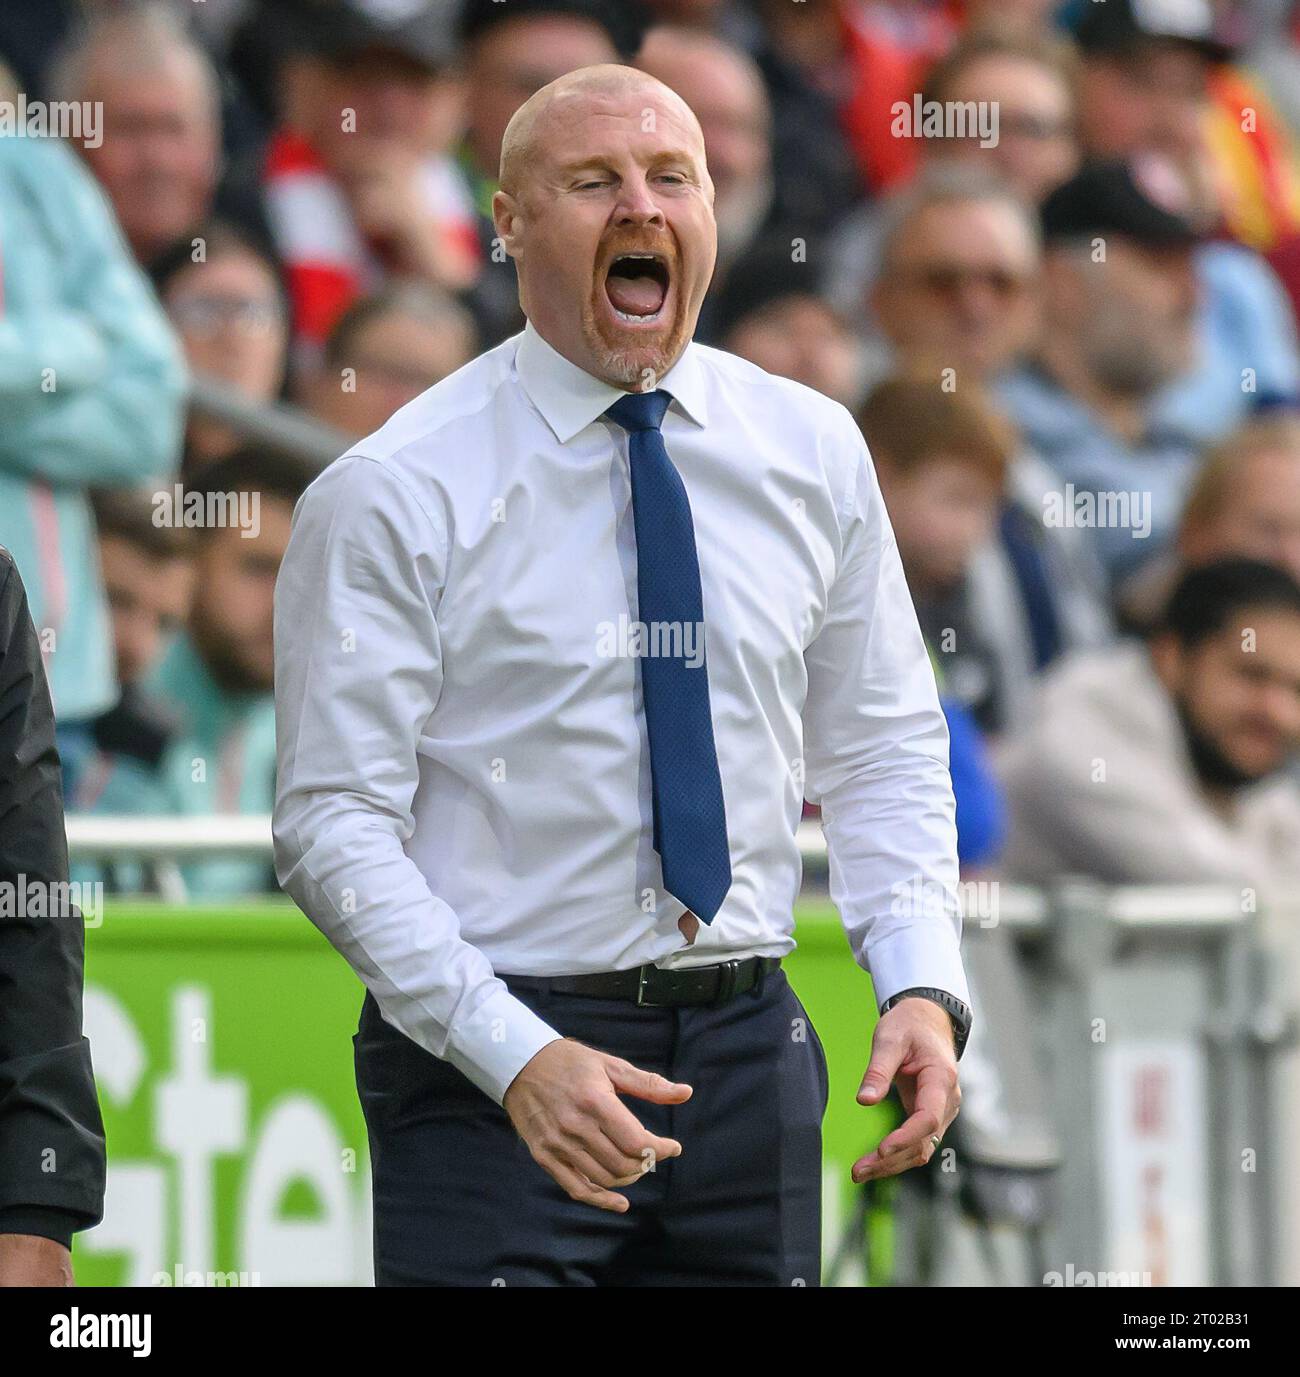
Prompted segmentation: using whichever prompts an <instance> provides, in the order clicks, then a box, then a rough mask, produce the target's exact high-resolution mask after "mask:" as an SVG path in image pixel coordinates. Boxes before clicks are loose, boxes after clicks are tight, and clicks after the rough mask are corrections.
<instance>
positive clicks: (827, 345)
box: [696, 235, 863, 409]
mask: <svg viewBox="0 0 1300 1377" xmlns="http://www.w3.org/2000/svg"><path fill="white" fill-rule="evenodd" d="M817 256H818V249H817V246H816V245H815V244H813V245H807V246H805V245H803V244H802V243H801V241H799V240H797V239H796V240H791V239H790V238H789V237H787V236H785V235H775V236H773V237H772V238H770V239H768V240H766V241H764V242H762V243H760V244H758V245H756V246H755V247H754V248H753V249H751V250H750V252H748V253H747V254H745V256H744V257H743V258H742V259H741V260H740V261H739V262H738V263H736V264H735V265H734V266H733V268H732V270H731V272H730V273H728V275H727V280H726V282H725V284H724V285H723V287H722V290H721V293H720V295H719V296H718V298H717V304H716V305H715V306H714V308H713V311H712V312H711V314H710V316H709V327H710V328H709V330H708V332H707V334H706V333H705V332H704V331H700V330H697V332H696V338H697V339H699V338H703V339H704V342H705V343H708V342H709V340H710V339H712V340H716V342H717V343H718V344H719V345H720V346H721V347H722V348H723V349H726V350H727V351H728V352H729V353H732V354H739V355H740V357H741V358H743V359H748V360H749V361H750V363H755V364H757V365H758V366H759V367H760V368H762V369H765V370H766V371H767V372H769V373H775V374H777V375H778V376H779V377H782V378H791V379H793V380H794V381H795V382H801V383H803V384H804V386H805V387H811V388H814V389H815V390H816V391H818V392H820V393H822V394H823V395H824V396H827V397H832V398H834V400H835V401H837V402H839V403H841V405H843V406H847V407H849V408H850V409H852V408H853V407H854V406H856V404H857V403H858V402H859V401H860V400H861V398H862V391H863V360H862V351H861V349H860V347H859V344H858V341H857V340H856V339H855V337H854V334H853V331H852V330H850V329H849V326H848V324H847V322H846V321H845V320H844V319H843V317H842V316H841V315H840V314H839V313H838V312H837V311H836V310H835V308H834V307H833V306H832V305H831V304H830V302H828V301H827V300H826V299H825V298H824V297H823V296H821V295H820V293H819V292H818V291H817V282H816V274H817V269H816V267H815V266H814V264H815V263H816V261H817Z"/></svg>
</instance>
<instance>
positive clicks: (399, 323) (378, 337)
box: [302, 282, 478, 439]
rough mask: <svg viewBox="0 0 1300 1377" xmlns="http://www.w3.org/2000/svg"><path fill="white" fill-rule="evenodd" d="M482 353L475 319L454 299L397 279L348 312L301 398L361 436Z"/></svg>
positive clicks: (331, 421) (329, 419)
mask: <svg viewBox="0 0 1300 1377" xmlns="http://www.w3.org/2000/svg"><path fill="white" fill-rule="evenodd" d="M477 352H478V337H477V332H476V328H475V323H474V318H473V316H472V315H471V314H470V312H469V311H468V310H466V308H465V307H464V306H462V305H461V303H460V302H459V301H457V300H456V298H455V297H453V296H452V295H451V294H450V293H447V292H439V291H437V290H436V289H434V288H431V287H425V286H423V285H422V284H418V283H413V282H405V283H399V284H397V285H396V286H392V287H388V288H385V289H384V290H382V291H380V292H377V293H376V294H375V295H374V296H370V297H364V298H363V299H362V300H361V301H358V302H356V303H355V304H354V305H352V306H350V307H349V308H348V310H347V311H346V312H344V314H343V316H342V317H341V318H340V320H339V322H338V324H337V325H335V327H334V329H333V330H332V331H331V332H330V337H329V339H328V340H327V341H326V344H325V357H324V360H323V361H322V364H321V367H320V369H319V371H318V372H316V373H315V374H313V375H312V376H311V377H310V378H309V379H307V381H306V382H305V384H304V386H303V389H302V400H303V403H304V405H305V406H306V407H307V408H308V410H310V411H311V412H313V413H314V414H315V415H316V416H318V417H319V418H320V419H321V420H323V421H325V422H326V423H327V424H328V425H332V426H335V427H336V428H337V429H338V430H340V431H342V432H343V433H344V434H345V435H350V436H354V437H355V438H357V439H360V438H361V437H363V436H366V435H370V434H371V433H373V432H374V431H376V430H378V429H379V428H380V426H382V425H383V424H384V423H385V422H386V421H387V420H388V419H389V418H390V417H391V416H392V415H393V414H394V413H395V412H396V411H398V410H399V409H400V408H401V407H403V406H405V405H406V403H407V402H410V401H413V400H414V399H415V398H416V397H418V396H419V395H420V394H421V393H422V392H424V391H426V390H427V389H428V388H430V387H433V386H434V385H435V384H436V383H439V382H441V381H442V380H443V378H445V377H448V376H449V375H450V374H452V373H454V372H455V371H456V370H457V369H458V368H460V367H462V366H463V365H464V364H466V363H468V362H469V361H470V359H472V358H473V357H474V355H475V354H476V353H477Z"/></svg>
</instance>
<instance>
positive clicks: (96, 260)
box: [0, 0, 1300, 952]
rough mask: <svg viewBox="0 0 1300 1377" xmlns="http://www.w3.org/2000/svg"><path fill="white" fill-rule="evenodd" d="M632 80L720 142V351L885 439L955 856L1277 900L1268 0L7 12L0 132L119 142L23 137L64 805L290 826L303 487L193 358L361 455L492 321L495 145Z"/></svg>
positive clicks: (284, 456)
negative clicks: (288, 770)
mask: <svg viewBox="0 0 1300 1377" xmlns="http://www.w3.org/2000/svg"><path fill="white" fill-rule="evenodd" d="M616 61H619V62H629V63H634V64H635V65H638V66H640V67H642V68H644V69H645V70H647V71H649V72H651V73H652V74H654V75H655V76H656V77H658V78H660V79H661V80H663V81H664V82H665V83H667V84H668V85H669V86H671V87H673V88H674V89H675V90H676V91H678V92H679V93H680V94H681V95H682V96H683V97H684V98H685V99H686V101H687V102H688V103H689V104H690V105H691V107H692V108H693V109H694V110H695V112H696V114H697V115H698V117H699V119H700V122H701V125H702V127H703V131H704V138H705V144H706V148H707V154H708V162H709V169H710V172H711V174H712V177H713V180H714V183H715V186H716V194H717V199H716V216H717V221H718V238H719V254H718V266H717V272H716V276H715V278H714V282H713V286H712V289H711V291H710V294H709V296H708V299H707V300H706V303H705V307H704V311H703V314H702V316H701V319H700V323H699V329H698V332H697V336H696V338H697V339H698V340H699V341H700V342H701V343H704V344H707V345H711V346H716V347H720V348H722V349H726V350H730V351H732V352H734V353H737V354H740V355H742V356H744V357H746V358H748V359H750V360H752V361H753V362H755V363H756V364H758V365H760V366H761V367H763V368H765V369H768V370H769V371H772V372H775V373H779V374H783V375H785V376H787V377H790V378H793V379H795V380H797V381H799V382H801V383H803V384H805V385H807V386H808V387H811V388H814V389H817V390H818V391H821V392H823V393H826V394H828V395H830V396H831V397H833V398H835V399H836V400H838V401H840V402H841V403H843V405H844V406H846V407H847V408H849V409H850V410H851V411H852V413H853V414H854V416H855V417H856V418H857V420H858V423H859V424H860V426H861V428H862V431H863V434H864V435H865V437H866V440H867V442H868V444H869V446H870V449H871V452H872V455H873V457H874V460H875V464H876V469H877V472H878V475H879V480H880V484H881V489H882V492H883V494H884V497H885V501H886V504H887V507H888V510H889V514H890V517H891V520H892V523H893V528H894V532H895V535H896V538H897V542H898V546H899V549H900V552H901V555H902V558H903V562H904V565H905V567H906V571H907V576H908V580H909V584H910V587H911V590H912V594H913V597H914V599H915V602H916V607H917V612H918V614H919V617H920V621H921V625H922V628H923V630H924V632H925V635H926V638H927V641H928V643H929V646H930V649H931V652H932V657H933V661H934V665H935V670H936V674H937V677H938V680H939V683H940V687H941V693H942V697H943V702H944V706H945V711H946V712H947V713H948V716H949V723H950V728H951V738H952V766H953V776H954V782H955V785H956V790H957V795H958V827H959V833H960V846H961V858H962V864H963V872H964V874H965V875H966V876H970V877H975V878H983V877H990V876H1003V877H1008V878H1012V879H1027V880H1043V879H1049V878H1051V877H1052V876H1055V875H1060V874H1063V873H1067V872H1068V873H1084V874H1089V875H1093V876H1096V877H1098V878H1100V879H1103V880H1110V881H1131V882H1142V881H1159V882H1164V881H1197V880H1213V881H1224V882H1228V883H1231V884H1234V885H1239V886H1241V888H1242V892H1243V894H1244V895H1249V896H1250V898H1249V902H1252V903H1254V902H1255V901H1256V899H1257V900H1258V903H1259V906H1260V907H1261V908H1263V909H1265V910H1266V911H1267V910H1269V908H1270V905H1269V896H1274V897H1275V899H1277V903H1276V904H1275V905H1274V907H1278V906H1280V904H1281V900H1283V899H1286V898H1288V897H1290V896H1293V895H1294V894H1295V893H1297V892H1300V891H1297V889H1296V885H1297V882H1298V881H1300V783H1298V781H1300V771H1297V768H1296V765H1295V759H1296V750H1297V746H1298V745H1300V582H1298V580H1300V347H1298V345H1297V320H1296V312H1297V308H1298V307H1300V81H1297V79H1296V78H1297V76H1298V75H1300V5H1298V4H1294V3H1291V2H1290V0H1239V2H1238V3H1233V2H1232V0H1222V2H1216V0H1105V3H1101V4H1098V3H1092V0H1072V2H1071V3H1053V0H643V3H638V2H637V0H432V3H422V2H421V0H383V2H382V3H381V0H205V3H203V4H201V5H195V4H193V3H191V0H153V2H152V3H122V2H117V0H45V2H44V3H43V4H41V5H39V6H7V7H5V8H4V9H3V10H0V63H2V64H3V68H2V69H0V108H3V102H9V103H10V108H12V109H17V108H18V107H19V105H20V103H21V102H23V101H28V102H34V101H45V102H47V103H48V102H72V103H90V105H89V106H88V107H87V108H92V107H93V108H96V109H100V110H102V129H101V130H99V131H98V135H97V137H94V138H91V137H84V136H83V137H82V138H80V139H77V138H71V139H68V140H59V139H55V138H49V137H44V138H34V137H16V136H7V137H6V136H4V135H3V133H0V287H2V293H0V397H3V402H4V407H5V424H4V425H3V426H0V543H3V544H4V545H6V546H8V547H9V548H10V549H11V550H12V551H13V553H14V555H15V558H16V560H17V563H18V566H19V568H20V570H21V572H22V574H23V577H24V579H25V581H26V584H27V587H28V591H29V596H30V598H31V602H32V607H33V613H34V617H35V620H36V624H37V627H38V630H39V631H40V634H41V637H42V645H43V649H44V652H45V655H46V662H47V668H48V672H49V675H50V679H51V683H52V688H53V693H54V697H55V705H56V711H57V714H58V719H59V724H60V728H59V731H60V745H61V748H62V752H63V757H64V762H65V776H66V780H67V787H68V807H69V810H70V811H73V812H94V813H102V814H114V815H121V814H150V815H157V814H160V813H170V814H194V815H199V814H208V813H212V812H247V813H265V812H268V811H269V809H270V806H271V801H272V795H273V768H274V712H273V702H272V694H271V689H272V654H271V625H272V617H271V612H272V590H273V587H274V582H275V577H276V571H277V568H278V563H279V560H280V557H281V555H282V553H283V551H284V548H285V543H286V540H287V537H288V530H289V522H290V517H291V513H292V510H293V506H294V503H295V501H296V499H297V497H298V495H299V494H300V493H301V491H302V489H303V488H304V486H305V485H306V484H307V483H308V482H309V481H310V480H311V477H312V476H313V475H314V473H315V472H316V471H317V466H316V465H315V464H314V463H313V462H312V461H311V460H310V459H309V458H308V457H306V456H304V455H303V454H302V453H301V452H298V451H296V450H295V448H294V446H293V444H292V443H290V442H289V441H288V440H286V441H285V442H283V443H280V444H277V443H272V442H268V441H267V440H266V439H265V437H263V438H261V439H259V440H258V441H257V442H256V443H250V442H249V441H248V439H247V437H246V436H245V435H244V434H242V433H241V431H240V428H239V427H238V426H237V425H235V424H232V422H231V421H230V419H229V417H228V416H227V417H222V416H214V415H212V414H210V412H209V411H208V410H206V409H205V408H204V407H202V406H201V405H199V404H198V402H197V401H196V400H195V395H194V392H193V389H192V388H191V385H190V383H191V380H202V381H205V382H208V383H215V384H220V385H222V386H223V387H224V388H226V389H227V390H228V391H229V392H231V393H233V394H235V395H237V396H239V397H240V398H242V399H243V400H244V401H246V402H247V403H248V404H250V405H251V406H253V407H265V408H278V409H280V410H281V411H283V409H284V408H285V407H290V408H293V409H296V410H297V411H300V412H302V413H305V414H306V415H308V416H310V417H312V418H314V419H315V420H316V421H318V422H320V423H322V424H324V425H328V426H329V427H332V428H333V430H334V431H335V432H336V433H338V434H339V435H340V436H341V437H342V438H341V445H346V444H347V443H348V437H361V436H364V435H366V434H368V433H369V432H371V431H373V430H374V429H376V428H377V427H378V426H379V425H381V424H382V423H383V422H384V421H385V420H386V419H387V418H388V417H389V416H390V415H391V414H392V413H393V412H394V411H395V410H396V409H397V408H398V407H400V406H402V405H403V404H404V403H405V402H407V401H409V400H410V399H412V398H413V397H415V396H416V395H417V394H419V393H420V392H422V391H423V390H425V389H426V388H428V387H430V386H431V385H433V384H435V383H437V382H438V381H439V380H440V379H442V378H444V377H445V376H447V375H448V374H449V373H451V372H453V371H454V370H455V369H457V368H458V367H460V366H461V365H462V364H464V363H465V362H467V361H468V360H469V359H470V358H472V357H473V356H474V355H476V354H477V353H478V352H480V351H481V350H483V349H485V348H489V347H491V346H494V345H495V344H497V343H499V342H501V341H502V340H504V339H506V338H508V337H509V336H510V335H512V334H514V333H516V332H517V331H518V330H519V329H520V328H522V324H523V322H522V318H521V316H520V313H519V307H518V300H517V296H516V290H515V270H514V266H513V264H512V263H511V262H510V260H509V259H508V258H507V257H506V255H505V254H504V253H503V252H502V251H501V249H500V246H499V245H498V244H497V243H496V242H495V241H494V235H493V228H492V222H491V217H490V205H491V198H492V194H493V192H494V190H495V187H496V180H495V179H496V174H497V168H498V159H499V153H500V144H501V138H502V134H503V131H504V129H505V126H506V123H507V121H508V120H509V118H510V116H511V114H512V113H513V112H514V111H515V110H516V109H517V108H518V106H519V105H520V104H521V103H522V102H523V101H524V100H525V99H526V98H527V97H528V96H529V95H530V94H531V93H532V92H533V91H535V90H537V89H538V88H539V87H541V86H543V85H544V84H546V83H547V82H549V81H551V80H553V79H554V78H556V77H558V76H560V75H561V74H563V73H565V72H567V71H570V70H572V69H574V68H577V67H581V66H586V65H589V64H593V63H602V62H616ZM231 494H241V495H244V496H248V495H255V496H256V498H257V501H256V503H255V504H250V503H243V504H241V503H240V502H238V501H232V500H231ZM191 517H193V519H191ZM149 869H150V867H149V866H147V865H145V864H136V865H125V864H123V865H118V866H114V867H109V868H108V870H107V871H106V872H105V873H106V875H107V879H108V882H109V883H110V884H112V885H116V886H118V887H120V888H135V887H138V886H144V887H148V886H149V885H150V884H151V883H153V880H152V878H151V876H150V874H149ZM187 879H188V881H189V884H190V886H191V888H192V889H193V890H194V891H195V892H197V893H201V894H212V895H232V894H242V893H248V892H254V891H257V890H260V889H264V888H270V887H272V885H273V879H272V876H271V874H270V870H269V866H268V865H266V864H262V863H250V862H234V861H224V860H223V861H220V862H217V861H211V862H204V863H202V864H196V865H193V866H191V867H189V869H188V871H187ZM1243 902H1247V900H1243ZM1280 935H1281V936H1282V938H1283V940H1284V941H1285V942H1286V943H1287V944H1288V947H1289V949H1290V950H1291V951H1292V952H1295V951H1300V926H1297V927H1296V928H1294V929H1291V930H1289V931H1287V932H1285V933H1281V934H1280Z"/></svg>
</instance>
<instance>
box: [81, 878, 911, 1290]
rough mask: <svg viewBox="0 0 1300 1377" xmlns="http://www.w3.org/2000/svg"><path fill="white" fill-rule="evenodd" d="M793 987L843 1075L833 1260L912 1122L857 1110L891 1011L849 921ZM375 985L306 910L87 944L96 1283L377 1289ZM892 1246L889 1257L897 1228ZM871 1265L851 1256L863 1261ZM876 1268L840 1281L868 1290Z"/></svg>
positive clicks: (803, 941)
mask: <svg viewBox="0 0 1300 1377" xmlns="http://www.w3.org/2000/svg"><path fill="white" fill-rule="evenodd" d="M796 935H797V938H798V941H799V950H798V951H797V952H796V953H795V954H794V955H793V956H792V957H790V958H789V960H788V962H787V969H788V970H789V973H790V978H791V980H792V982H793V984H794V986H795V988H796V990H797V991H798V993H799V996H800V998H801V999H802V1001H803V1003H804V1005H805V1007H806V1008H807V1010H808V1013H809V1015H810V1017H811V1018H812V1020H813V1023H814V1025H815V1026H816V1028H817V1031H818V1034H819V1035H820V1037H821V1039H822V1043H823V1045H824V1047H825V1049H826V1055H827V1060H828V1062H829V1064H830V1079H831V1098H830V1106H829V1109H828V1111H827V1117H826V1123H825V1171H824V1194H825V1204H824V1216H825V1225H826V1227H825V1235H826V1255H827V1256H828V1257H829V1256H830V1255H831V1254H832V1252H833V1251H834V1250H835V1249H836V1247H837V1245H838V1243H839V1241H840V1235H841V1231H842V1229H843V1227H844V1221H845V1220H846V1219H848V1218H850V1217H851V1215H852V1213H853V1205H854V1203H855V1197H856V1195H857V1188H856V1187H854V1186H853V1185H852V1183H851V1182H850V1180H849V1167H850V1165H851V1164H852V1162H853V1161H854V1159H855V1158H856V1157H858V1156H860V1155H861V1154H862V1153H863V1152H864V1151H866V1150H867V1149H868V1147H869V1146H872V1145H874V1144H875V1143H876V1142H878V1141H879V1139H880V1137H881V1136H882V1135H883V1134H884V1133H885V1132H887V1131H888V1129H889V1127H890V1126H891V1124H892V1123H893V1122H894V1119H893V1112H892V1111H891V1110H889V1109H888V1108H885V1107H877V1108H873V1109H864V1108H862V1107H861V1106H859V1105H857V1104H856V1102H855V1100H854V1096H855V1094H856V1092H857V1088H858V1084H859V1081H860V1079H861V1076H862V1073H863V1071H864V1070H865V1069H866V1064H867V1060H868V1055H869V1051H870V1035H871V1028H872V1025H873V1023H874V1017H875V1005H874V1002H873V1000H872V997H871V986H870V981H869V979H868V977H867V976H866V975H865V974H864V973H863V972H862V971H861V970H860V969H859V968H858V967H857V966H856V965H855V964H854V962H853V961H852V959H851V957H850V955H849V950H848V943H847V941H846V940H845V937H844V933H843V930H842V928H841V927H840V924H839V920H838V918H837V917H836V915H835V913H834V910H833V909H831V908H830V907H829V906H828V905H825V904H821V905H814V904H809V905H806V906H803V907H801V909H800V910H799V913H798V923H797V933H796ZM361 996H362V987H361V984H360V982H359V981H358V980H357V978H356V977H355V976H354V975H353V973H352V972H351V970H350V969H349V968H348V966H347V965H346V963H345V962H344V961H343V960H342V958H341V957H339V956H338V955H337V953H335V952H334V951H333V949H332V948H331V947H330V946H329V944H328V943H327V942H326V941H325V939H324V938H323V937H321V935H320V934H319V933H318V932H317V931H316V929H315V928H314V927H313V926H312V925H311V923H309V922H308V921H307V920H306V919H305V918H304V917H303V916H302V915H301V914H300V913H299V912H298V911H297V910H296V909H295V908H293V907H292V906H290V905H288V904H285V903H280V904H271V903H267V904H259V905H255V906H254V905H250V906H245V907H236V906H231V905H222V906H220V907H211V908H207V907H203V906H197V905H191V906H187V907H185V908H170V907H166V906H162V905H156V904H148V903H145V902H139V903H135V902H131V903H123V904H122V906H121V907H119V906H117V905H112V904H110V907H109V908H108V911H107V913H106V915H105V920H104V922H103V923H102V925H100V926H99V927H95V928H91V929H89V930H88V931H87V934H86V1032H87V1035H88V1036H89V1037H90V1040H91V1046H92V1049H93V1054H94V1061H95V1071H96V1078H97V1081H98V1084H99V1094H100V1103H101V1105H102V1107H103V1114H104V1124H105V1131H106V1133H107V1138H108V1192H107V1200H106V1206H105V1217H104V1220H103V1223H101V1224H100V1225H99V1226H98V1227H97V1228H96V1229H93V1230H91V1231H89V1232H88V1233H85V1234H82V1235H79V1237H78V1240H77V1246H76V1250H75V1266H76V1273H77V1279H78V1281H80V1282H81V1283H82V1284H86V1285H101V1286H140V1285H145V1286H147V1285H190V1286H193V1285H261V1286H275V1285H322V1286H324V1285H358V1284H359V1285H366V1284H369V1283H370V1281H371V1271H370V1212H369V1178H368V1171H367V1157H366V1145H365V1126H364V1122H363V1120H362V1117H361V1111H360V1107H359V1106H358V1103H357V1097H356V1089H355V1085H354V1082H353V1072H352V1043H351V1038H352V1034H353V1032H354V1031H355V1029H356V1022H357V1014H358V1012H359V1009H360V1005H361ZM876 1227H878V1228H879V1229H881V1230H883V1231H884V1232H883V1233H882V1234H881V1236H880V1238H879V1239H878V1240H877V1241H878V1242H879V1243H880V1244H881V1245H882V1246H883V1247H885V1248H886V1249H887V1245H888V1238H887V1220H886V1221H878V1222H877V1226H876ZM850 1251H852V1250H850ZM863 1279H864V1278H863V1276H862V1274H861V1267H860V1263H859V1264H857V1265H855V1264H854V1263H852V1262H851V1264H850V1266H849V1267H848V1268H847V1269H846V1270H845V1273H844V1275H843V1276H842V1278H841V1280H842V1281H845V1282H849V1283H860V1282H861V1281H862V1280H863Z"/></svg>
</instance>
